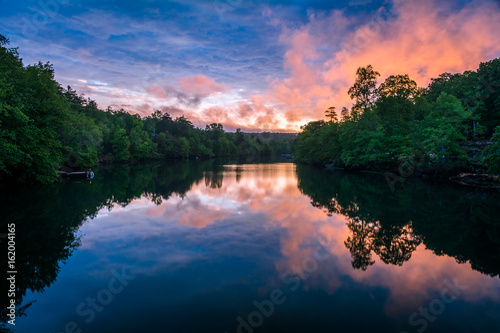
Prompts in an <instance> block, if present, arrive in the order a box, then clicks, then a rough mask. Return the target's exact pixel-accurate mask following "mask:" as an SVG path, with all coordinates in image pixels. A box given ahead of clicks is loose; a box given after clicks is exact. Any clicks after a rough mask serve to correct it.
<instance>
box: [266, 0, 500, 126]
mask: <svg viewBox="0 0 500 333" xmlns="http://www.w3.org/2000/svg"><path fill="white" fill-rule="evenodd" d="M450 4H451V3H450V2H437V1H433V0H427V1H414V0H408V1H395V2H394V6H393V7H382V8H380V9H379V11H378V12H377V13H375V14H374V16H373V17H372V18H371V19H370V20H368V21H365V22H364V23H362V24H360V25H357V27H356V28H355V29H353V30H349V27H350V26H352V25H355V24H357V23H358V22H357V21H356V18H353V17H347V16H345V15H344V13H343V12H341V11H333V12H331V13H329V14H328V15H324V14H321V13H320V14H311V15H310V21H309V23H308V24H306V25H304V26H302V27H300V28H298V29H295V30H284V32H283V34H282V37H281V40H282V42H283V43H286V44H287V45H289V49H288V51H287V52H286V54H285V61H284V68H285V69H286V70H287V71H288V73H289V76H288V77H286V78H284V79H277V80H274V81H273V82H272V84H271V87H270V90H269V92H268V94H267V96H266V97H267V99H268V100H270V101H274V102H275V103H278V104H281V105H283V107H284V112H285V115H286V118H287V120H288V121H289V122H292V123H295V124H296V125H300V124H301V123H304V122H305V121H308V120H313V119H321V118H323V113H324V110H325V109H327V108H328V107H329V106H336V107H337V109H338V110H340V109H341V107H342V106H348V105H349V104H350V100H349V97H348V96H347V90H348V88H349V86H350V85H352V83H353V82H354V79H355V72H356V69H357V68H358V67H361V66H366V65H368V64H371V65H372V66H373V67H374V68H375V69H376V70H377V71H379V72H380V73H381V79H382V80H383V79H385V78H386V77H388V76H389V75H394V74H409V75H410V77H411V78H412V79H414V80H416V81H417V82H418V84H419V85H420V86H426V85H427V84H428V83H429V81H430V78H433V77H437V76H438V75H439V74H441V73H443V72H447V71H448V72H463V71H465V70H474V69H476V68H477V67H478V65H479V63H480V62H482V61H487V60H490V59H492V58H495V57H498V56H500V48H499V46H498V45H500V35H499V34H498V31H500V15H498V14H499V7H498V5H497V4H496V3H494V2H493V1H483V2H479V3H477V2H471V3H467V4H465V5H464V6H463V7H459V8H456V6H455V7H452V6H450ZM339 37H341V39H339ZM299 115H300V117H299ZM301 117H302V119H301V121H300V119H299V118H301Z"/></svg>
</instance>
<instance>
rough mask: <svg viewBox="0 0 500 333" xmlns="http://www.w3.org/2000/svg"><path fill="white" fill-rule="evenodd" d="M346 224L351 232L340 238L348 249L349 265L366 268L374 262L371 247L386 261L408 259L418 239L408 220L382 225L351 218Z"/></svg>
mask: <svg viewBox="0 0 500 333" xmlns="http://www.w3.org/2000/svg"><path fill="white" fill-rule="evenodd" d="M347 228H348V229H349V230H350V232H351V233H352V234H351V236H349V237H348V238H347V240H346V241H345V242H344V244H345V246H346V247H347V249H349V251H350V252H351V256H352V267H354V268H356V269H359V268H361V269H362V270H366V269H367V268H368V267H369V266H371V265H373V264H374V263H375V261H374V260H372V251H373V252H375V253H376V254H377V255H378V256H379V258H380V259H381V260H382V261H383V262H384V263H386V264H392V265H398V266H402V265H403V263H405V262H406V261H408V260H410V258H411V255H412V253H413V251H415V250H416V249H417V246H418V245H419V244H420V243H421V240H420V238H419V237H418V236H417V235H415V234H414V233H413V230H412V228H411V224H408V225H404V226H388V227H386V228H382V227H381V225H380V223H379V222H367V221H365V220H364V219H359V218H357V219H351V220H350V221H349V222H347Z"/></svg>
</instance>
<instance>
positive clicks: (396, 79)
mask: <svg viewBox="0 0 500 333" xmlns="http://www.w3.org/2000/svg"><path fill="white" fill-rule="evenodd" d="M377 91H378V94H379V95H380V96H381V97H389V96H392V97H396V98H397V99H398V100H401V101H407V100H412V99H413V98H415V97H417V96H418V95H419V94H420V90H419V89H418V86H417V83H416V82H415V81H413V80H412V79H410V77H409V76H408V74H405V75H391V76H389V77H388V78H387V79H386V80H385V81H384V82H383V83H382V84H380V87H378V89H377Z"/></svg>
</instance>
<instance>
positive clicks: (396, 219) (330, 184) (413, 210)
mask: <svg viewBox="0 0 500 333" xmlns="http://www.w3.org/2000/svg"><path fill="white" fill-rule="evenodd" d="M296 170H297V176H298V186H299V189H300V190H301V191H302V193H304V194H305V195H307V196H309V197H310V198H311V203H312V205H313V206H314V207H317V208H319V209H322V210H323V211H325V213H327V214H329V215H332V214H340V215H343V216H345V217H346V218H347V220H348V222H347V227H348V229H349V230H350V232H351V235H350V236H349V237H348V239H347V240H346V241H345V245H346V247H347V248H348V249H349V251H351V254H352V259H353V267H355V268H361V269H367V267H369V266H370V265H371V264H373V260H372V257H371V251H373V252H375V253H376V254H377V255H378V256H379V257H380V259H381V260H382V261H383V262H384V263H387V264H393V265H399V266H401V265H403V264H404V263H405V262H406V261H408V260H409V259H410V258H411V255H412V253H413V252H414V251H415V249H416V248H417V246H418V245H419V244H420V243H422V242H423V243H424V244H425V246H426V248H428V249H430V250H432V251H433V252H434V253H435V254H436V255H448V256H451V257H454V258H455V259H456V260H457V262H458V263H466V262H467V263H470V265H471V267H472V268H473V269H475V270H477V271H480V272H482V273H484V274H488V275H491V276H498V275H499V274H500V265H499V264H498V263H499V262H500V219H499V218H498V216H499V215H500V194H499V193H498V192H485V191H484V190H481V189H474V188H464V187H457V186H452V185H449V184H448V185H446V184H439V185H434V184H429V183H422V182H419V181H418V180H411V179H408V180H407V181H406V182H405V183H403V184H400V185H399V187H398V189H397V191H395V192H391V190H390V188H389V186H388V185H387V183H386V182H385V180H384V177H383V176H377V175H366V174H350V173H344V172H342V171H334V172H331V171H327V170H322V169H318V168H314V167H309V166H303V165H297V169H296Z"/></svg>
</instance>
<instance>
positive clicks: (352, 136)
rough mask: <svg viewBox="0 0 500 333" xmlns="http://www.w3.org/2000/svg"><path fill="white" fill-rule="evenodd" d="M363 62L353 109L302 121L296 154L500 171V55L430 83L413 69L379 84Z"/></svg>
mask: <svg viewBox="0 0 500 333" xmlns="http://www.w3.org/2000/svg"><path fill="white" fill-rule="evenodd" d="M379 76H380V73H378V72H377V71H376V70H375V69H374V68H373V67H372V66H371V65H368V66H367V67H360V68H358V70H357V72H356V81H355V83H354V84H353V86H352V87H351V88H350V89H349V91H348V93H349V96H350V98H351V99H352V100H353V105H352V107H351V109H348V108H345V107H344V108H342V110H341V112H340V119H339V117H338V115H337V111H336V109H335V107H330V108H329V109H328V110H326V111H325V116H326V117H327V121H324V120H318V121H312V122H309V123H308V124H306V125H304V126H302V127H301V130H302V131H301V133H299V135H298V138H297V140H296V142H295V146H294V150H295V155H296V158H297V160H298V161H300V162H303V163H307V164H320V165H328V164H330V165H335V166H339V167H344V168H349V169H364V170H375V171H383V170H391V169H392V170H395V169H398V168H400V169H401V168H411V170H412V171H413V172H419V173H423V174H425V173H427V174H433V175H437V174H450V173H453V172H459V171H474V172H490V173H499V172H500V59H494V60H492V61H489V62H485V63H481V64H480V66H479V69H478V70H477V71H466V72H464V73H463V74H461V73H458V74H450V73H444V74H441V75H440V76H439V77H438V78H434V79H432V80H431V83H430V84H429V85H428V87H426V88H421V87H418V86H417V83H416V82H415V81H414V80H412V79H411V78H410V77H409V76H408V75H391V76H389V77H388V78H387V79H386V80H385V81H384V82H382V83H381V84H380V85H379V84H378V82H377V78H378V77H379Z"/></svg>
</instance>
